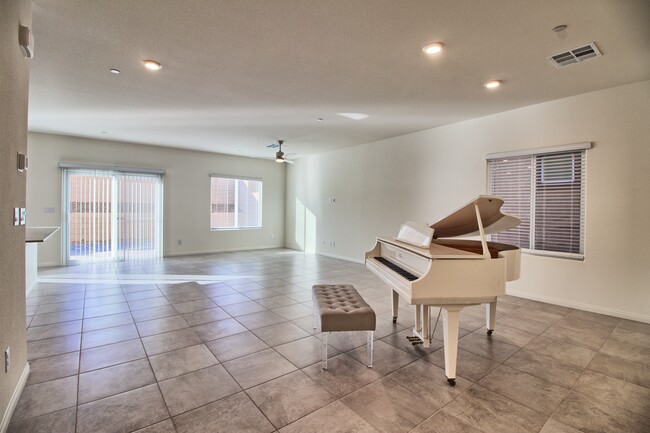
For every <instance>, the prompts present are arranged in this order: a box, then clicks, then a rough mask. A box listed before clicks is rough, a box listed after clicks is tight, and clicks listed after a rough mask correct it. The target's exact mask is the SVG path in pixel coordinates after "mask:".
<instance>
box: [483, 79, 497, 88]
mask: <svg viewBox="0 0 650 433" xmlns="http://www.w3.org/2000/svg"><path fill="white" fill-rule="evenodd" d="M483 85H484V86H485V87H487V88H488V89H496V88H497V87H499V86H500V85H501V80H492V81H486V82H485V84H483Z"/></svg>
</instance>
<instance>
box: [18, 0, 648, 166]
mask: <svg viewBox="0 0 650 433" xmlns="http://www.w3.org/2000/svg"><path fill="white" fill-rule="evenodd" d="M33 10H34V14H33V25H32V29H33V34H34V37H35V57H34V58H33V59H32V60H31V62H32V63H31V72H30V74H31V75H30V102H29V104H30V106H29V129H30V131H37V132H47V133H54V134H65V135H74V136H81V137H92V138H98V139H104V140H117V141H126V142H134V143H144V144H151V145H159V146H170V147H177V148H187V149H196V150H204V151H210V152H217V153H227V154H234V155H244V156H251V157H273V156H274V153H275V150H273V149H268V148H267V147H266V146H267V145H268V144H270V143H272V142H274V141H275V140H278V139H284V140H286V146H283V147H285V149H284V150H285V151H286V152H292V153H296V154H297V157H298V158H299V157H301V156H305V155H312V154H317V153H322V152H328V151H331V150H335V149H339V148H342V147H346V146H353V145H357V144H362V143H368V142H373V141H376V140H381V139H385V138H390V137H395V136H399V135H402V134H406V133H409V132H413V131H419V130H423V129H428V128H432V127H436V126H440V125H445V124H450V123H454V122H459V121H463V120H467V119H472V118H477V117H481V116H486V115H489V114H493V113H498V112H502V111H506V110H510V109H514V108H517V107H522V106H527V105H531V104H536V103H541V102H544V101H549V100H554V99H558V98H563V97H567V96H571V95H576V94H580V93H585V92H589V91H593V90H598V89H603V88H608V87H613V86H617V85H622V84H626V83H632V82H637V81H642V80H648V79H650V25H648V23H649V22H650V2H649V1H648V0H625V1H621V0H535V1H533V0H499V1H498V2H488V1H480V0H399V1H396V0H356V1H355V0H348V1H344V0H339V1H310V0H273V1H269V0H257V1H255V0H230V1H223V0H222V1H217V0H137V1H133V0H110V1H109V0H101V1H99V0H98V1H88V0H35V1H34V7H33ZM560 24H565V25H567V26H568V27H567V29H566V30H565V31H564V32H561V33H554V32H553V31H552V29H553V28H554V27H555V26H557V25H560ZM430 41H441V42H443V43H444V44H445V48H444V50H443V52H442V53H441V54H439V55H438V56H435V57H427V56H426V55H425V54H424V53H423V52H422V46H423V45H424V44H425V43H427V42H430ZM590 42H595V43H596V45H597V46H598V48H599V49H600V51H601V52H602V53H603V56H602V57H597V58H594V59H590V60H586V61H585V62H583V63H578V64H574V65H570V66H567V67H565V68H561V69H556V68H555V67H554V66H553V65H551V63H550V62H549V61H548V60H547V57H548V56H550V55H553V54H557V53H559V52H562V51H565V50H568V49H572V48H575V47H578V46H581V45H584V44H587V43H590ZM143 59H155V60H157V61H159V62H160V63H162V65H163V68H162V69H161V70H160V71H157V72H152V71H149V70H146V69H145V68H144V67H143V65H142V60H143ZM110 68H117V69H119V70H120V71H121V73H120V74H119V75H114V74H112V73H110V71H109V69H110ZM491 79H499V80H502V82H503V84H502V86H501V87H500V88H499V89H497V90H487V89H486V88H484V87H483V83H484V82H485V81H487V80H491ZM337 113H364V114H367V115H368V117H367V118H365V119H363V120H352V119H349V118H345V117H342V116H340V115H338V114H337ZM318 118H322V119H323V120H322V121H318V120H317V119H318Z"/></svg>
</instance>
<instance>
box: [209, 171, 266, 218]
mask: <svg viewBox="0 0 650 433" xmlns="http://www.w3.org/2000/svg"><path fill="white" fill-rule="evenodd" d="M210 195H211V199H210V228H211V229H213V230H219V229H245V228H259V227H262V181H261V180H257V179H245V178H231V177H221V176H216V175H212V176H210Z"/></svg>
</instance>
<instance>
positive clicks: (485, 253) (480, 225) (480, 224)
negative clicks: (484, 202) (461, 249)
mask: <svg viewBox="0 0 650 433" xmlns="http://www.w3.org/2000/svg"><path fill="white" fill-rule="evenodd" d="M474 209H476V220H477V222H478V231H479V233H480V235H481V247H483V257H485V258H487V259H489V258H491V256H490V250H489V249H488V246H487V242H486V241H485V232H484V231H483V221H482V220H481V211H479V209H478V203H474Z"/></svg>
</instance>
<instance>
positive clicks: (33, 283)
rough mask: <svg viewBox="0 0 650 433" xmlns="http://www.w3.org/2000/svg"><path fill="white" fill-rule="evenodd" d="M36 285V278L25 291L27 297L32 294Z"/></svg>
mask: <svg viewBox="0 0 650 433" xmlns="http://www.w3.org/2000/svg"><path fill="white" fill-rule="evenodd" d="M37 284H38V278H37V279H36V280H35V281H33V282H32V284H30V285H29V287H28V288H27V290H26V291H25V293H26V296H27V297H29V294H30V293H31V292H32V290H33V289H34V287H36V286H37Z"/></svg>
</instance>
